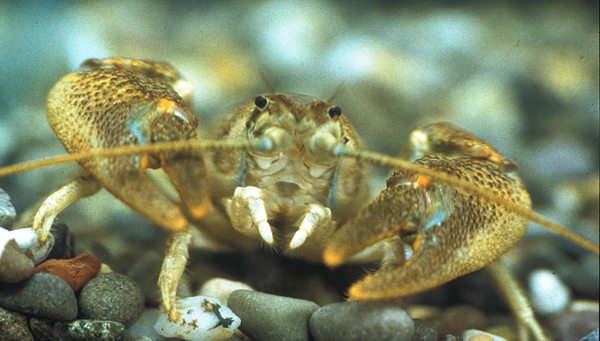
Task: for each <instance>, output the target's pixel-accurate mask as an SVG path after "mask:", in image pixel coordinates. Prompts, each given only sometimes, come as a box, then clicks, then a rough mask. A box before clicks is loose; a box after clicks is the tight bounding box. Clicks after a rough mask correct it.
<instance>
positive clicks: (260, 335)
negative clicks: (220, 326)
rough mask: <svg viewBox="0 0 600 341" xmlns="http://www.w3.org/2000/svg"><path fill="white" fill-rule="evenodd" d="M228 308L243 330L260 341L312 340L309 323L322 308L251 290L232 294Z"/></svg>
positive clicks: (312, 303)
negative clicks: (236, 317)
mask: <svg viewBox="0 0 600 341" xmlns="http://www.w3.org/2000/svg"><path fill="white" fill-rule="evenodd" d="M228 306H229V308H230V309H231V311H233V313H234V314H236V315H237V316H239V317H240V319H241V320H242V324H241V325H240V330H241V331H242V332H243V333H244V334H246V335H248V336H249V337H250V338H252V339H255V340H261V341H276V340H280V341H286V340H290V341H291V340H297V341H301V340H311V337H310V334H309V330H308V321H309V319H310V316H311V315H312V313H313V312H314V311H315V310H317V309H318V308H319V306H318V305H317V304H316V303H314V302H310V301H305V300H299V299H295V298H289V297H281V296H276V295H269V294H265V293H262V292H258V291H250V290H236V291H234V292H232V293H231V295H229V299H228Z"/></svg>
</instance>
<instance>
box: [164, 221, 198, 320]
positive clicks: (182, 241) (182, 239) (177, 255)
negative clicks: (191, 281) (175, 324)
mask: <svg viewBox="0 0 600 341" xmlns="http://www.w3.org/2000/svg"><path fill="white" fill-rule="evenodd" d="M191 240H192V234H191V233H190V231H189V229H188V230H186V231H182V232H173V233H171V236H170V237H169V249H168V251H167V255H166V256H165V259H164V261H163V265H162V268H161V269H160V276H159V277H158V285H159V287H160V292H161V296H162V299H163V305H164V307H165V310H166V311H167V312H168V313H169V319H170V320H171V321H177V319H178V318H179V313H178V312H177V307H176V305H175V301H176V294H177V285H178V284H179V280H180V279H181V276H182V275H183V271H184V270H185V265H186V264H187V261H188V257H189V254H188V248H189V245H190V242H191Z"/></svg>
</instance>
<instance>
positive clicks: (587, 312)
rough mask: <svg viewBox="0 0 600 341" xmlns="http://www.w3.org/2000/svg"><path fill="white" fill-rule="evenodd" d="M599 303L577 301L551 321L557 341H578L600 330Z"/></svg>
mask: <svg viewBox="0 0 600 341" xmlns="http://www.w3.org/2000/svg"><path fill="white" fill-rule="evenodd" d="M599 311H600V310H599V309H598V302H589V301H575V302H573V304H572V305H571V307H570V308H569V309H567V310H565V311H563V312H562V313H561V314H559V315H558V316H555V317H553V318H552V319H551V323H552V325H553V326H554V328H555V330H556V331H557V339H560V340H564V341H578V340H579V339H581V338H582V337H585V336H586V335H588V334H589V333H590V332H592V331H594V330H595V329H598V326H599V322H598V321H599V320H600V312H599Z"/></svg>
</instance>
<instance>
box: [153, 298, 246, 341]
mask: <svg viewBox="0 0 600 341" xmlns="http://www.w3.org/2000/svg"><path fill="white" fill-rule="evenodd" d="M177 309H178V311H179V313H180V316H179V319H178V320H177V321H175V322H171V321H169V319H168V316H169V315H168V314H167V312H166V311H165V310H164V308H163V307H162V306H161V307H160V309H159V313H158V319H157V320H156V324H155V325H154V329H155V330H156V332H157V333H158V334H160V335H162V336H164V337H178V338H181V339H184V340H189V341H192V340H206V341H221V340H227V339H229V338H230V337H231V336H232V335H233V332H234V331H235V330H236V329H237V327H239V326H240V323H241V320H240V318H239V317H237V316H235V314H234V313H233V312H232V311H231V310H230V309H229V308H227V307H225V306H223V305H222V304H221V302H220V301H219V300H218V299H216V298H214V297H207V296H195V297H188V298H185V299H181V300H177Z"/></svg>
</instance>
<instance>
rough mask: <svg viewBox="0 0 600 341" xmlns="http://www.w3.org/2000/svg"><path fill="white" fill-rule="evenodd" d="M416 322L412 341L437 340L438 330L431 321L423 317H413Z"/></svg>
mask: <svg viewBox="0 0 600 341" xmlns="http://www.w3.org/2000/svg"><path fill="white" fill-rule="evenodd" d="M413 322H414V323H415V335H414V336H413V338H412V341H437V339H438V332H437V330H436V329H435V326H434V325H433V324H431V323H430V322H427V321H425V320H421V319H415V318H414V319H413Z"/></svg>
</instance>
